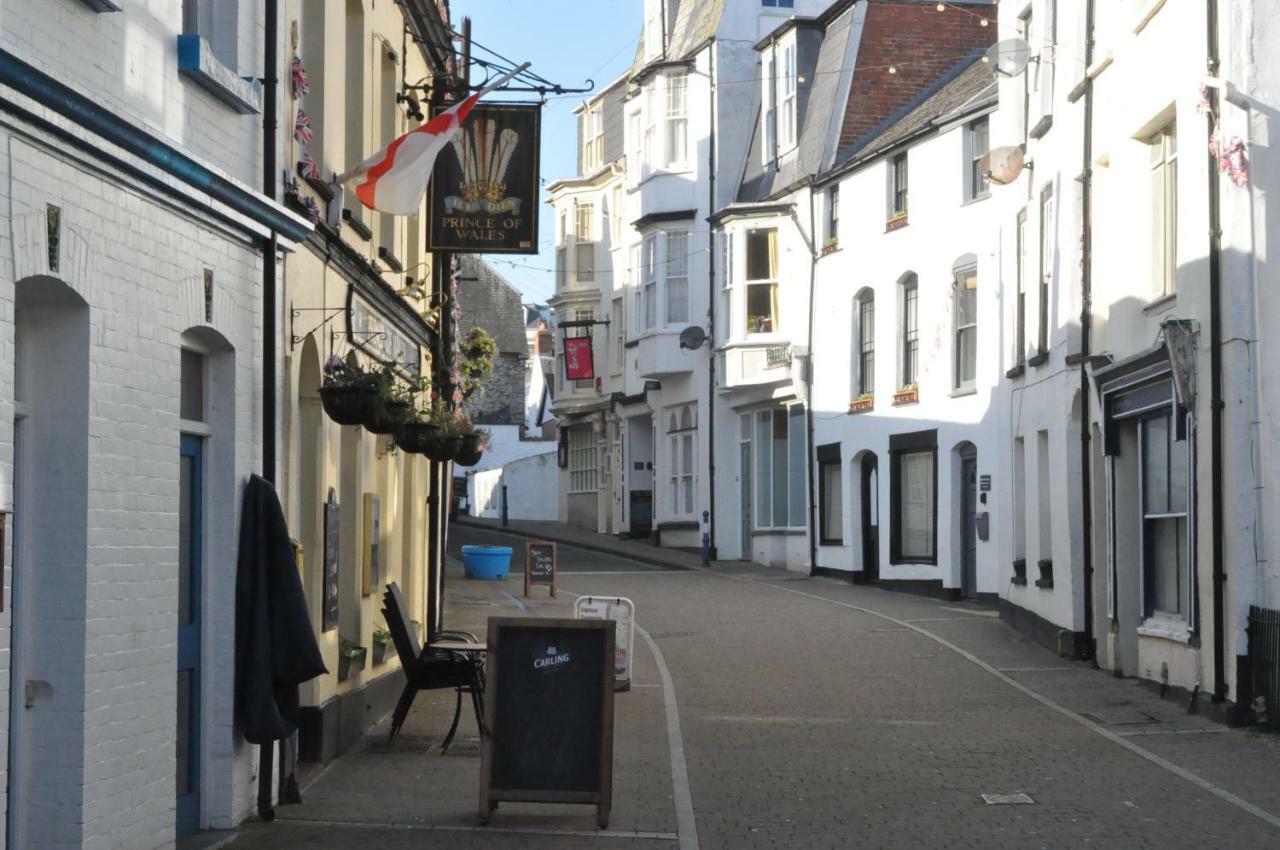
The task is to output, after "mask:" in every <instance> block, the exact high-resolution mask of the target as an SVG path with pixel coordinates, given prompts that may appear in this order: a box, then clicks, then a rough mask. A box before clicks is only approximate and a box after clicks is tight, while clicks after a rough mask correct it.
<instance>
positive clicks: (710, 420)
mask: <svg viewBox="0 0 1280 850" xmlns="http://www.w3.org/2000/svg"><path fill="white" fill-rule="evenodd" d="M707 57H708V59H707V63H708V67H707V115H708V116H709V121H710V122H711V133H710V138H709V140H708V143H707V174H708V175H709V179H708V189H707V215H708V216H712V215H715V212H716V37H715V36H714V35H713V36H711V46H710V49H709V50H708V52H707ZM707 331H708V333H707V339H708V342H707V354H709V355H710V358H711V359H710V362H709V364H708V367H707V479H708V486H709V488H710V489H709V496H710V498H709V500H708V505H709V508H710V513H709V514H708V521H707V540H708V544H709V545H708V552H707V555H708V557H709V558H710V559H711V560H713V561H714V560H715V559H716V232H715V228H714V227H708V228H707Z"/></svg>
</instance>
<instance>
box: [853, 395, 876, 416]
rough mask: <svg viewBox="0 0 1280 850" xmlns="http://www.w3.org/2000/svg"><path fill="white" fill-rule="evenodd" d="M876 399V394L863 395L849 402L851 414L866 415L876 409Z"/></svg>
mask: <svg viewBox="0 0 1280 850" xmlns="http://www.w3.org/2000/svg"><path fill="white" fill-rule="evenodd" d="M875 406H876V397H875V394H874V393H863V394H862V395H860V396H858V397H857V398H855V399H854V400H853V401H851V402H849V412H850V413H865V412H867V411H868V410H873V409H875Z"/></svg>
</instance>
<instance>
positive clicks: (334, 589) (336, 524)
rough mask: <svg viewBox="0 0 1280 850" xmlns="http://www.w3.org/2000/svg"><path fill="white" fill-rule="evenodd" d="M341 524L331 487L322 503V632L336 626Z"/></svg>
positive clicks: (340, 515)
mask: <svg viewBox="0 0 1280 850" xmlns="http://www.w3.org/2000/svg"><path fill="white" fill-rule="evenodd" d="M341 525H342V512H341V509H340V508H339V507H338V498H337V496H336V495H335V494H334V492H333V490H332V489H331V490H329V498H328V500H327V501H326V502H325V503H324V552H323V553H322V557H323V558H324V601H323V603H322V606H321V608H320V620H321V625H320V630H321V631H323V632H327V631H331V630H332V629H336V628H337V627H338V586H339V583H338V543H339V537H338V529H339V528H340V526H341Z"/></svg>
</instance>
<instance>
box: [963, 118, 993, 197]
mask: <svg viewBox="0 0 1280 850" xmlns="http://www.w3.org/2000/svg"><path fill="white" fill-rule="evenodd" d="M965 133H966V138H967V141H966V145H965V147H966V149H967V150H966V152H967V153H968V166H969V168H968V174H967V175H966V179H965V190H964V191H965V198H966V200H970V201H973V200H976V199H978V198H985V197H986V196H987V195H990V194H991V176H990V175H989V174H988V173H987V172H986V171H984V170H983V169H982V158H983V157H984V156H986V154H987V152H988V151H989V150H990V149H991V121H990V119H988V118H987V117H986V116H985V115H984V116H983V117H981V118H979V119H977V120H975V121H973V122H971V123H970V124H969V126H968V127H967V128H965Z"/></svg>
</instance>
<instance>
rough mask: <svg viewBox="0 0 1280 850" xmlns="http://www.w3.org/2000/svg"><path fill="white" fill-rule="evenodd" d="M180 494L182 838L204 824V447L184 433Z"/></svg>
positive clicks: (179, 786) (178, 781)
mask: <svg viewBox="0 0 1280 850" xmlns="http://www.w3.org/2000/svg"><path fill="white" fill-rule="evenodd" d="M180 464H181V465H180V471H179V495H178V734H177V751H176V752H177V759H176V761H177V775H176V783H175V784H176V789H177V797H178V813H177V817H178V823H177V829H178V835H179V837H181V836H183V835H190V834H191V833H193V832H195V831H196V829H197V828H198V827H199V825H200V566H201V565H200V560H201V554H202V553H203V551H204V522H203V516H204V487H203V479H204V444H203V443H202V441H201V439H200V438H199V437H192V436H188V435H185V434H184V435H183V437H182V449H181V453H180Z"/></svg>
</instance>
